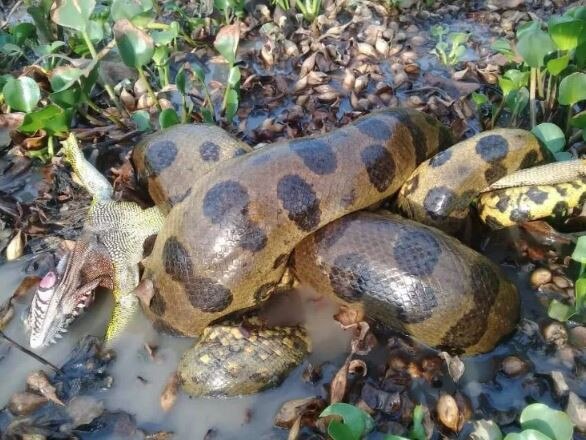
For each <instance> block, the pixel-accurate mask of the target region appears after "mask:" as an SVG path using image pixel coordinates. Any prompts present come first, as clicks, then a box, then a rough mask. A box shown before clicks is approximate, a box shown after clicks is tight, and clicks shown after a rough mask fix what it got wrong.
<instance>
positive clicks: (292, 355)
mask: <svg viewBox="0 0 586 440" xmlns="http://www.w3.org/2000/svg"><path fill="white" fill-rule="evenodd" d="M451 144H452V142H451V139H450V135H449V133H448V131H447V129H446V128H445V127H443V126H442V125H441V124H440V123H439V122H438V121H436V120H435V119H433V118H431V117H429V116H428V115H425V114H424V113H421V112H418V111H415V110H408V109H389V110H382V111H378V112H375V113H372V114H370V115H367V116H364V117H362V118H359V119H357V120H356V121H354V122H353V123H351V124H349V125H347V126H344V127H341V128H339V129H336V130H333V131H331V132H329V133H326V134H323V135H319V136H313V137H306V138H300V139H293V140H288V141H282V142H277V143H275V144H272V145H269V146H265V147H263V148H258V149H255V150H252V149H251V148H250V147H249V146H247V145H246V144H244V143H242V142H240V141H238V140H236V139H234V138H232V137H231V136H230V135H228V134H227V133H226V132H224V131H223V130H221V129H220V128H218V127H213V126H207V125H180V126H176V127H172V128H170V129H168V130H165V131H163V132H161V133H157V134H154V135H151V136H150V137H148V138H147V139H145V140H144V141H143V142H142V143H141V144H139V145H138V146H137V147H136V148H135V150H134V153H133V161H134V163H135V165H136V167H137V173H138V176H139V179H140V181H141V182H142V183H143V184H145V185H146V186H147V188H148V190H149V193H150V195H151V197H152V199H153V200H154V202H155V203H156V204H157V206H158V207H159V208H160V210H162V211H163V212H164V213H165V214H166V218H165V221H164V223H163V225H162V227H161V229H160V230H159V232H158V235H157V236H156V239H155V240H154V245H153V246H152V249H149V250H148V252H147V253H148V255H147V256H146V258H145V259H144V260H143V265H144V273H143V276H142V279H143V281H147V282H148V285H149V286H150V289H149V292H150V293H149V295H147V296H146V298H145V297H143V298H142V299H143V300H142V306H143V310H144V312H145V313H146V315H147V316H149V317H150V318H151V319H152V320H153V321H154V322H155V326H156V327H157V328H159V329H162V330H165V331H167V332H171V333H175V334H180V335H187V336H201V338H200V339H199V341H198V342H197V343H196V345H195V346H194V347H193V348H192V349H190V350H188V351H187V352H186V354H185V355H184V357H183V359H182V361H181V363H180V366H179V375H180V379H181V382H182V384H183V387H184V389H185V390H186V391H187V392H189V393H191V394H196V395H202V394H203V395H213V394H228V395H233V394H242V393H250V392H254V391H258V390H259V389H262V388H264V387H266V386H267V385H273V384H275V383H278V381H279V380H280V379H281V378H282V377H283V375H284V374H286V372H288V371H289V370H290V369H291V368H292V367H294V366H295V365H297V364H298V363H299V362H300V360H301V359H302V358H303V356H304V354H305V352H306V350H307V349H308V345H309V342H308V340H307V337H306V335H305V332H304V331H303V329H301V328H283V327H281V328H274V329H265V328H262V327H260V326H247V327H242V326H240V327H238V326H233V325H227V324H225V323H222V324H216V323H215V322H216V321H218V320H220V319H222V318H225V317H227V316H228V315H230V314H232V313H233V312H238V311H243V310H247V309H251V308H254V307H257V306H258V305H259V304H261V303H262V302H263V301H264V300H265V299H266V298H267V297H269V296H270V295H271V293H272V292H273V291H274V290H275V289H276V287H277V286H278V284H279V282H280V281H281V279H282V277H283V274H284V272H285V270H286V268H288V267H289V268H290V269H291V270H292V272H293V274H294V275H295V276H296V278H297V279H298V280H300V281H301V282H302V283H305V284H307V285H309V286H312V287H313V288H315V289H316V290H317V291H319V292H321V293H329V294H330V295H331V297H332V298H334V299H336V300H337V301H340V302H342V303H345V304H349V305H351V306H353V307H356V308H357V309H358V310H359V311H361V312H362V313H363V314H364V315H366V316H369V317H372V318H375V319H378V320H380V321H382V322H383V323H385V324H387V325H389V326H391V327H392V328H394V329H396V330H398V331H401V332H404V333H408V334H410V335H412V336H414V337H415V338H417V339H418V340H420V341H421V342H424V343H426V344H428V345H430V346H435V347H442V348H446V349H449V350H452V351H456V352H463V353H469V354H474V353H481V352H485V351H488V350H491V349H492V348H493V347H494V346H495V344H496V343H497V342H498V341H499V340H500V339H501V338H502V337H503V336H505V335H506V334H508V333H510V332H511V331H512V330H513V329H514V327H515V325H516V322H517V319H518V315H519V299H518V295H517V291H516V289H515V287H514V286H513V284H512V283H510V282H509V281H508V280H507V279H506V277H505V276H504V274H503V273H502V271H501V270H500V268H499V267H498V266H496V265H495V264H493V263H492V262H490V261H489V260H488V259H487V258H485V257H484V256H482V255H480V254H478V253H477V252H475V251H473V250H471V249H469V248H467V247H466V246H464V245H463V244H461V243H460V242H459V241H458V240H456V239H455V238H452V237H450V236H448V235H446V234H445V233H444V232H441V231H440V230H439V229H443V230H444V231H446V232H450V233H451V232H454V231H456V230H457V229H458V228H459V227H460V226H461V223H462V221H463V219H464V218H466V216H467V215H468V209H469V208H468V207H469V205H470V202H471V201H472V200H473V199H475V198H476V196H477V195H478V194H479V193H480V191H481V190H483V189H484V188H486V187H488V186H490V185H491V184H493V183H494V182H496V181H497V180H498V179H499V178H501V177H503V176H505V175H508V174H511V173H513V172H515V171H517V170H519V169H521V168H527V167H531V166H534V165H537V164H540V163H542V162H544V161H545V159H546V158H545V157H544V153H543V151H542V149H541V148H540V146H539V144H538V142H537V141H536V139H535V137H534V136H533V135H531V134H530V133H528V132H526V131H523V130H514V129H502V130H493V131H491V132H485V133H481V134H479V135H477V136H474V137H472V138H470V139H468V140H466V141H463V142H461V143H459V144H456V145H454V146H451V147H450V148H446V147H448V146H450V145H451ZM438 153H439V154H438ZM80 163H81V162H80V161H79V160H78V162H77V165H76V164H74V169H75V170H76V171H77V169H78V168H80ZM399 190H400V194H399V196H398V200H397V201H398V206H399V207H400V208H401V209H402V212H403V213H404V214H405V215H407V216H409V217H411V218H412V219H414V220H415V221H412V220H407V219H404V218H401V217H399V216H397V215H394V214H390V213H388V212H386V211H378V212H371V211H367V209H372V208H373V207H376V206H377V205H378V204H380V202H382V201H383V200H385V199H388V198H389V197H391V196H393V195H394V194H396V193H397V192H399ZM489 194H490V193H489ZM108 206H110V205H108ZM151 209H152V208H151ZM94 211H96V210H95V209H94ZM133 215H135V214H133ZM424 224H427V225H428V226H426V225H424ZM436 228H439V229H436ZM143 235H144V234H143ZM153 236H154V234H153ZM127 239H128V237H127V236H125V240H127ZM142 241H143V239H141V243H142ZM144 241H145V243H146V242H149V243H152V240H144ZM145 247H146V246H145ZM149 247H150V246H149ZM110 252H111V251H110ZM121 290H123V289H121ZM202 334H203V335H202Z"/></svg>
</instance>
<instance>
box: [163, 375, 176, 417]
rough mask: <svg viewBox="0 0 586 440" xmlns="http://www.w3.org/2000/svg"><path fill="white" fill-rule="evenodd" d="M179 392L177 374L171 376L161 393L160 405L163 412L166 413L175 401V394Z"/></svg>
mask: <svg viewBox="0 0 586 440" xmlns="http://www.w3.org/2000/svg"><path fill="white" fill-rule="evenodd" d="M178 392H179V375H178V374H177V373H173V374H171V376H169V379H168V380H167V384H166V385H165V388H164V389H163V392H162V393H161V398H160V403H161V408H162V409H163V411H165V412H167V411H169V410H170V409H171V408H173V405H175V401H176V400H177V393H178Z"/></svg>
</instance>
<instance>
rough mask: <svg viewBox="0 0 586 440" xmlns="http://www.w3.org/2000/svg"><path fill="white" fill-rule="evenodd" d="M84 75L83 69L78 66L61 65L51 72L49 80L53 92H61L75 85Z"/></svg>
mask: <svg viewBox="0 0 586 440" xmlns="http://www.w3.org/2000/svg"><path fill="white" fill-rule="evenodd" d="M82 75H83V71H82V70H81V69H78V68H77V67H71V66H60V67H57V68H55V69H54V70H53V72H51V76H50V77H49V82H50V83H51V89H52V90H53V92H60V91H62V90H66V89H68V88H69V87H71V86H73V85H74V84H75V83H76V82H77V81H78V80H79V79H80V78H81V76H82Z"/></svg>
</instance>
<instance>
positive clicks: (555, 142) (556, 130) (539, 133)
mask: <svg viewBox="0 0 586 440" xmlns="http://www.w3.org/2000/svg"><path fill="white" fill-rule="evenodd" d="M531 132H532V133H533V134H534V135H535V136H536V137H537V138H538V139H539V140H540V141H541V142H542V143H543V145H545V146H546V147H547V149H548V150H549V151H551V152H552V153H557V152H558V151H562V150H563V149H564V147H565V146H566V136H565V135H564V132H563V131H562V129H561V128H560V127H558V126H557V125H555V124H552V123H551V122H544V123H543V124H539V125H538V126H536V127H535V128H533V130H531Z"/></svg>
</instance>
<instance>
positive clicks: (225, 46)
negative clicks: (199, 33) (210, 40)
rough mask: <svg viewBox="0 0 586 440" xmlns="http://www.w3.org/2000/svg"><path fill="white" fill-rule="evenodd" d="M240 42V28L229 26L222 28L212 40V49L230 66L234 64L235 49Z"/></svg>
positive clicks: (236, 25) (234, 25)
mask: <svg viewBox="0 0 586 440" xmlns="http://www.w3.org/2000/svg"><path fill="white" fill-rule="evenodd" d="M239 41H240V26H239V25H238V24H237V23H236V24H231V25H228V26H224V27H223V28H222V29H220V31H219V32H218V34H217V35H216V39H215V40H214V47H215V48H216V50H217V51H218V52H220V55H222V56H223V57H224V58H225V59H226V61H228V63H230V65H233V64H234V63H236V49H237V48H238V42H239Z"/></svg>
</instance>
